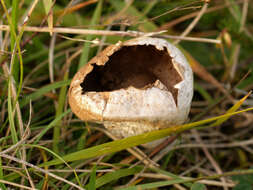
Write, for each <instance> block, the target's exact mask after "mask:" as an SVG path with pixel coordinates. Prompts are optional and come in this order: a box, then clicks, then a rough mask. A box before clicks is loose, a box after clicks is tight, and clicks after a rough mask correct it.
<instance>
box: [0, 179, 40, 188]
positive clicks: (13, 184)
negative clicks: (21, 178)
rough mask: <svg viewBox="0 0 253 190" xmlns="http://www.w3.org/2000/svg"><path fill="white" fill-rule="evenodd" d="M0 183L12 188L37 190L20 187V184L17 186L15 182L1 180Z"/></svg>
mask: <svg viewBox="0 0 253 190" xmlns="http://www.w3.org/2000/svg"><path fill="white" fill-rule="evenodd" d="M0 183H3V184H7V185H12V186H15V187H18V188H23V189H29V190H36V189H35V188H31V187H27V186H24V185H20V184H17V183H13V182H10V181H6V180H3V179H0Z"/></svg>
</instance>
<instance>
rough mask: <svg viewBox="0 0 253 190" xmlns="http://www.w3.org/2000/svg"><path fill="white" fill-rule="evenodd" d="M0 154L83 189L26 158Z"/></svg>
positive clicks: (81, 189)
mask: <svg viewBox="0 0 253 190" xmlns="http://www.w3.org/2000/svg"><path fill="white" fill-rule="evenodd" d="M0 156H1V157H3V158H7V159H9V160H12V161H15V162H18V163H21V164H24V165H26V166H29V167H31V168H33V169H35V170H38V171H40V172H42V173H45V174H48V175H49V176H51V177H53V178H55V179H58V180H60V181H63V182H65V183H67V184H69V185H71V186H73V187H76V188H77V189H80V190H83V188H82V187H80V186H78V185H76V184H74V183H72V182H71V181H68V180H66V179H64V178H62V177H60V176H57V175H55V174H52V173H51V172H48V171H47V170H44V169H42V168H39V167H38V166H35V165H33V164H31V163H28V162H26V161H24V160H20V159H18V158H16V157H13V156H9V155H7V154H1V153H0Z"/></svg>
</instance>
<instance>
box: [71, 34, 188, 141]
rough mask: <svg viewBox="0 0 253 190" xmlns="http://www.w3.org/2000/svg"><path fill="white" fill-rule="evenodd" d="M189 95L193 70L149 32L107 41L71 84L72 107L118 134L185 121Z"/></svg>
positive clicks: (77, 112) (142, 130)
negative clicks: (109, 42)
mask: <svg viewBox="0 0 253 190" xmlns="http://www.w3.org/2000/svg"><path fill="white" fill-rule="evenodd" d="M192 96H193V74H192V70H191V67H190V66H189V64H188V62H187V60H186V58H185V57H184V55H183V54H182V53H181V51H180V50H179V49H178V48H176V47H175V46H174V45H172V44H170V43H169V42H167V41H166V40H163V39H159V38H151V37H140V38H135V39H132V40H128V41H126V42H123V43H122V42H118V43H117V44H115V45H111V46H108V47H107V48H106V49H104V51H102V52H101V53H99V54H98V55H97V56H95V57H94V58H93V59H91V60H90V61H89V62H88V63H87V64H86V65H85V66H83V67H82V68H81V69H80V70H79V71H78V72H77V73H76V75H75V76H74V78H73V80H72V82H71V85H70V88H69V104H70V106H71V109H72V111H73V112H74V113H75V114H76V115H77V116H78V117H79V118H80V119H81V120H84V121H91V122H96V123H101V124H103V125H104V126H105V128H107V130H109V131H110V132H111V133H112V134H114V135H115V136H116V137H118V138H125V137H128V136H133V135H138V134H142V133H145V132H149V131H153V130H159V129H163V128H167V127H170V126H174V125H179V124H182V123H184V122H185V121H186V120H187V117H188V114H189V110H190V106H191V101H192Z"/></svg>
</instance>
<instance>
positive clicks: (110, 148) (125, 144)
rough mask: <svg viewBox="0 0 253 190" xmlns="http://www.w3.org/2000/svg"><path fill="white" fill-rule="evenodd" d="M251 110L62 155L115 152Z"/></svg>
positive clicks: (68, 157) (75, 157)
mask: <svg viewBox="0 0 253 190" xmlns="http://www.w3.org/2000/svg"><path fill="white" fill-rule="evenodd" d="M250 110H253V108H248V109H244V110H242V111H237V112H233V113H228V114H224V115H221V116H217V117H213V118H210V119H206V120H201V121H197V122H194V123H189V124H184V125H179V126H174V127H170V128H166V129H162V130H159V131H152V132H149V133H145V134H142V135H137V136H132V137H128V138H125V139H121V140H116V141H113V142H109V143H105V144H101V145H98V146H94V147H91V148H87V149H84V150H81V151H77V152H74V153H71V154H68V155H66V156H63V159H64V160H65V161H66V162H69V161H75V160H81V159H87V158H92V157H97V156H101V155H104V154H109V153H113V152H117V151H121V150H124V149H127V148H130V147H133V146H137V145H140V144H145V143H148V142H151V141H154V140H157V139H161V138H164V137H167V136H170V135H174V134H178V133H180V132H183V131H186V130H189V129H193V128H196V127H198V126H200V125H203V124H207V123H210V122H213V121H216V120H218V119H222V118H227V117H231V116H232V115H236V114H239V113H242V112H245V111H250ZM61 163H62V161H61V160H52V161H49V162H46V163H43V164H41V165H40V166H47V165H48V166H49V165H57V164H61Z"/></svg>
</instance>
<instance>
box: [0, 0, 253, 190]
mask: <svg viewBox="0 0 253 190" xmlns="http://www.w3.org/2000/svg"><path fill="white" fill-rule="evenodd" d="M0 2H1V4H0V6H1V8H0V15H1V17H0V19H1V22H2V23H1V24H4V25H8V26H9V28H10V31H9V32H6V31H0V32H1V35H0V48H1V51H0V64H1V68H0V74H1V75H0V76H1V77H0V85H1V86H0V95H1V99H0V105H1V107H0V108H1V109H0V147H1V148H0V151H5V150H8V148H10V147H12V146H14V145H15V144H17V143H19V142H20V141H22V143H21V144H20V145H19V146H17V147H14V148H13V149H12V150H10V151H9V152H6V154H7V155H10V156H12V157H15V158H17V159H19V160H22V159H23V160H24V161H26V162H27V163H30V164H32V165H34V166H38V167H41V168H42V169H44V170H45V171H48V172H49V173H50V174H55V175H57V176H59V177H61V178H63V179H65V180H67V181H68V182H71V183H74V184H76V185H78V186H79V189H82V188H84V189H112V188H116V189H117V188H118V189H159V188H161V189H162V188H166V189H178V188H179V187H181V188H182V187H183V188H185V189H192V190H197V189H224V187H223V186H224V184H222V183H221V180H222V179H225V182H226V183H228V185H229V189H235V190H238V189H239V190H240V189H244V188H247V189H253V188H252V184H253V180H252V179H251V178H250V177H249V176H251V175H252V173H253V171H252V168H251V165H252V163H251V160H252V159H253V155H252V152H253V150H252V144H253V143H248V140H250V139H251V138H252V135H251V134H252V130H253V129H252V123H253V119H252V105H253V104H252V97H253V96H252V95H251V94H248V92H249V91H250V90H251V89H252V88H253V86H252V84H253V74H252V73H251V72H250V73H249V75H248V76H246V77H244V76H245V74H246V73H248V72H249V71H251V70H252V69H253V59H252V51H253V45H252V44H253V33H252V28H253V25H252V22H251V21H252V19H253V15H252V13H251V12H252V10H253V7H252V5H251V4H250V5H249V6H248V7H247V1H243V2H241V3H239V4H238V2H237V1H235V0H222V1H217V0H213V1H211V2H210V4H209V8H214V7H219V6H220V5H225V4H226V3H230V4H231V6H230V7H229V8H228V7H224V8H222V9H215V10H214V11H212V12H209V13H206V14H204V15H203V16H202V17H201V19H200V20H199V21H198V23H197V25H196V26H195V27H194V29H193V30H192V31H191V33H190V34H189V36H194V37H199V38H211V39H216V38H219V39H221V40H222V45H220V46H217V45H215V44H210V43H203V42H198V41H196V42H190V41H184V40H182V41H181V42H180V44H178V47H179V48H180V49H181V50H183V52H185V55H186V57H187V59H188V60H189V63H190V65H191V66H192V68H193V70H194V73H195V80H194V98H193V103H192V107H191V112H190V115H189V121H188V122H187V123H186V124H184V125H180V126H174V127H171V128H167V129H163V130H160V131H153V132H150V133H146V134H142V135H138V136H133V137H128V138H125V139H121V140H115V141H112V140H110V138H108V137H107V136H106V133H104V132H105V131H104V129H103V127H102V126H98V125H97V124H93V123H85V122H82V121H80V120H78V118H77V117H76V116H75V115H74V114H73V113H72V112H71V110H70V108H69V105H68V97H67V96H68V87H69V85H70V82H71V79H72V77H73V76H74V74H75V73H76V72H77V70H78V69H79V68H80V67H82V66H83V65H85V64H86V63H87V62H88V61H89V60H90V59H91V58H92V57H93V56H95V55H96V54H97V52H98V50H99V47H97V46H93V44H92V43H89V42H80V41H75V40H69V39H65V38H61V37H60V36H57V37H56V42H55V47H54V50H52V49H50V41H51V36H50V34H49V33H40V32H38V33H35V32H28V31H25V28H24V27H25V25H26V26H37V27H39V26H45V27H47V26H49V25H50V22H51V21H50V19H51V18H52V17H50V16H49V14H50V13H51V11H52V13H53V14H52V15H53V19H54V24H56V22H57V24H58V25H57V26H61V27H66V28H67V27H69V28H76V27H78V28H86V29H97V30H107V29H108V28H110V30H116V31H117V30H125V31H127V30H135V31H141V32H155V31H157V30H159V28H161V27H163V26H164V25H166V24H167V23H170V22H173V21H174V20H176V19H178V18H182V17H184V16H187V15H188V16H189V15H190V14H191V13H193V12H195V11H197V10H199V8H200V7H201V6H202V5H203V2H200V1H199V2H196V1H188V0H179V1H133V2H131V1H128V3H127V4H126V1H123V0H117V1H115V0H98V1H93V0H86V1H78V4H77V5H76V4H74V5H68V1H65V0H59V1H56V2H55V4H53V8H52V9H51V7H50V6H49V4H47V3H49V2H50V3H52V1H50V0H49V1H38V2H37V1H35V0H33V1H32V0H24V1H17V0H13V1H10V0H0ZM85 2H90V4H88V5H85V4H84V3H85ZM33 3H35V4H34V5H35V8H34V9H33V10H32V9H31V5H32V4H33ZM198 6H200V7H198ZM70 7H74V8H75V9H69V8H70ZM182 7H184V8H182ZM185 7H186V8H185ZM50 9H51V10H50ZM67 9H68V10H67ZM66 10H67V11H66ZM69 10H70V11H69ZM170 10H173V11H171V12H169V11H170ZM29 11H30V12H29ZM28 13H29V14H30V15H29V17H28V21H27V22H26V23H25V25H22V24H23V20H22V19H24V18H25V15H27V14H28ZM165 13H167V14H165ZM6 18H7V19H6ZM193 18H194V17H192V18H190V19H186V20H183V21H181V22H180V23H178V24H177V25H175V26H173V27H170V28H167V30H168V32H167V34H170V35H180V34H181V33H183V31H184V30H185V29H186V28H187V26H189V24H190V23H191V21H192V20H193ZM122 23H128V25H124V24H122ZM18 26H21V29H20V30H18ZM54 26H55V25H54ZM64 36H68V37H70V38H76V39H84V40H87V41H92V40H94V39H96V38H97V39H99V40H102V39H103V40H104V42H105V43H109V44H111V43H115V42H117V41H119V40H121V41H125V40H127V39H130V37H121V36H107V37H102V36H99V35H73V34H64ZM227 37H230V38H231V40H232V41H231V44H229V43H228V38H227ZM168 41H170V42H173V40H171V39H168ZM50 51H53V52H54V60H53V69H54V79H55V81H54V82H53V83H51V82H50V79H49V69H48V68H49V66H48V56H49V53H50ZM77 52H79V53H78V54H76V53H77ZM199 65H202V66H203V68H204V69H205V70H204V72H206V73H205V74H203V72H202V73H201V72H199V71H200V70H201V69H202V68H201V67H200V66H199ZM234 68H236V69H235V71H236V72H234V74H233V73H232V70H233V69H234ZM30 73H32V74H30ZM231 73H232V74H231ZM27 76H29V78H28V79H27V80H26V77H27ZM222 88H223V90H224V88H226V89H227V93H228V94H229V95H230V96H231V97H232V98H233V101H231V97H228V95H227V94H226V93H224V91H222ZM246 111H247V112H246ZM98 127H100V128H98ZM192 129H195V130H194V132H193V131H192ZM24 131H28V137H26V138H25V136H24ZM196 134H197V135H198V137H199V138H200V141H201V142H199V140H198V138H197V137H196V136H195V135H196ZM175 135H176V136H177V140H176V141H175V140H174V141H173V142H176V143H173V142H171V144H167V145H166V146H162V147H156V148H155V149H153V150H146V149H144V148H143V147H141V146H139V145H141V144H143V143H147V142H151V141H153V140H157V139H161V138H164V137H168V136H175ZM24 138H25V139H24ZM200 143H202V144H203V146H204V145H208V144H211V145H213V148H208V149H207V151H208V152H209V157H208V156H207V154H206V150H204V149H203V147H200V148H196V147H195V148H193V147H194V146H193V147H191V148H189V147H188V148H187V145H192V144H193V145H196V144H197V145H198V144H200ZM240 143H241V144H240ZM245 143H248V144H245ZM220 144H225V145H226V144H227V145H228V146H227V147H226V148H219V145H220ZM233 144H234V145H233ZM178 145H185V146H186V148H180V149H176V150H173V151H170V147H172V148H173V146H178ZM136 146H138V147H139V149H138V150H136V149H134V148H133V147H136ZM130 148H131V149H132V151H130V150H129V149H130ZM140 150H141V151H142V152H143V153H144V154H143V153H140ZM137 157H139V158H137ZM210 157H211V158H212V159H213V160H215V164H216V165H214V163H213V162H210ZM147 158H149V159H147ZM150 159H153V162H151V164H150V165H148V164H147V163H150ZM217 167H219V168H220V170H221V171H222V174H221V173H219V172H218V171H217ZM215 168H216V169H215ZM182 173H183V176H181V174H182ZM28 174H29V175H28ZM232 176H233V177H232ZM29 178H30V179H29ZM169 179H171V180H169ZM203 179H206V180H209V182H210V183H209V184H204V183H203V181H202V182H201V181H200V180H203ZM231 180H232V181H231ZM0 181H1V182H0V188H1V189H4V190H5V189H7V188H15V184H22V185H24V186H25V187H33V186H34V187H35V188H37V189H70V188H72V185H71V183H65V182H64V181H61V180H58V179H56V178H54V177H52V176H48V175H47V173H45V172H41V171H37V170H36V169H34V168H33V167H29V166H27V172H26V171H25V169H24V163H22V161H21V162H16V161H10V159H8V158H7V157H6V156H5V154H2V153H1V152H0ZM8 182H11V183H14V184H13V185H10V184H8ZM219 182H220V183H219ZM232 182H235V184H234V183H232Z"/></svg>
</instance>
